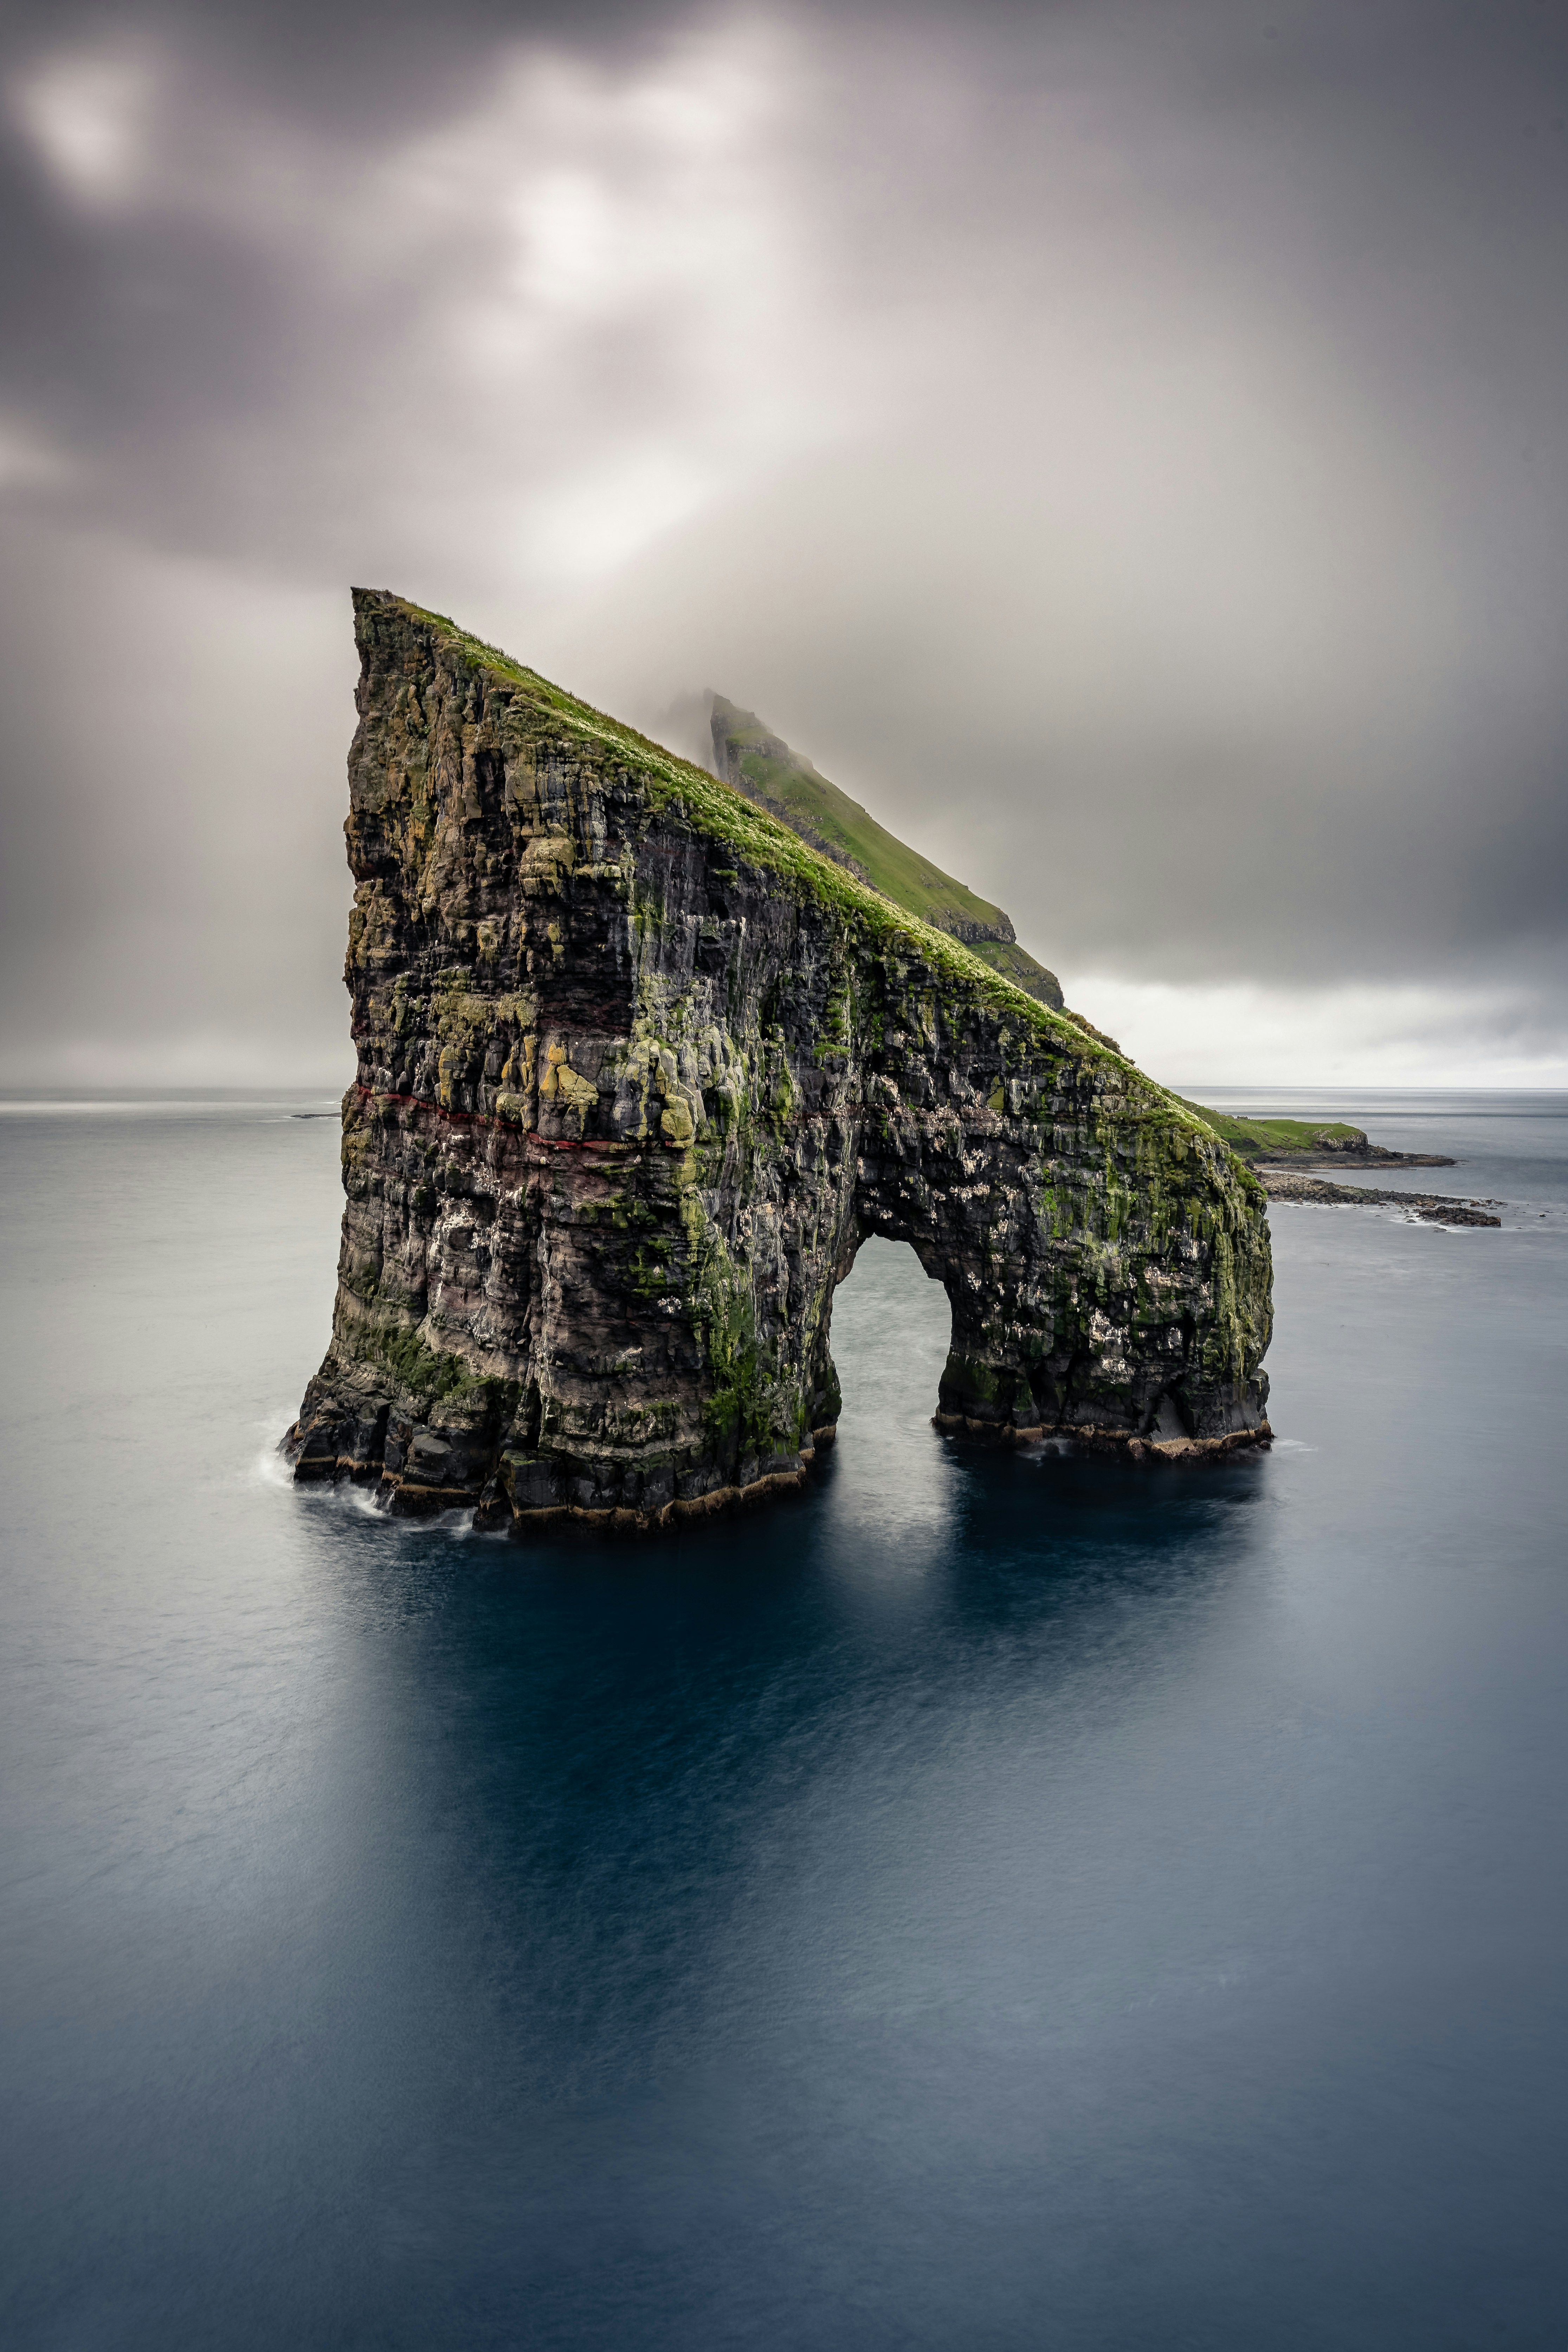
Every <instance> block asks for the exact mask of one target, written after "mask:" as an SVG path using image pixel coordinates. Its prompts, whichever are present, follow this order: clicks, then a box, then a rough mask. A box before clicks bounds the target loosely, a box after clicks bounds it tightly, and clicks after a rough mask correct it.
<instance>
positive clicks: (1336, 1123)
mask: <svg viewBox="0 0 1568 2352" xmlns="http://www.w3.org/2000/svg"><path fill="white" fill-rule="evenodd" d="M1181 1100H1183V1101H1184V1102H1187V1097H1185V1096H1183V1097H1181ZM1187 1108H1188V1109H1189V1110H1195V1111H1196V1112H1197V1114H1198V1117H1199V1118H1205V1119H1206V1120H1207V1121H1208V1123H1209V1125H1210V1126H1211V1127H1212V1128H1213V1129H1214V1131H1215V1134H1216V1135H1218V1136H1223V1137H1224V1139H1225V1140H1226V1143H1228V1144H1229V1146H1230V1148H1231V1150H1233V1151H1235V1152H1237V1153H1239V1155H1240V1156H1241V1158H1242V1159H1243V1160H1269V1159H1273V1158H1275V1157H1277V1156H1278V1155H1279V1153H1281V1152H1291V1151H1313V1150H1321V1147H1322V1144H1323V1142H1324V1141H1325V1139H1327V1140H1331V1141H1332V1142H1334V1143H1340V1144H1342V1143H1364V1142H1365V1141H1366V1137H1365V1134H1364V1133H1363V1130H1362V1129H1360V1128H1359V1127H1348V1126H1346V1124H1345V1123H1344V1121H1343V1120H1342V1119H1324V1118H1233V1117H1232V1116H1231V1114H1230V1113H1229V1112H1228V1111H1223V1110H1209V1109H1208V1108H1206V1107H1205V1105H1204V1104H1203V1103H1195V1102H1187Z"/></svg>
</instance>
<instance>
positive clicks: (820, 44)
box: [0, 0, 1568, 1085]
mask: <svg viewBox="0 0 1568 2352" xmlns="http://www.w3.org/2000/svg"><path fill="white" fill-rule="evenodd" d="M290 13H291V12H290V10H289V8H288V7H287V6H281V5H277V0H268V5H266V6H265V7H264V8H262V7H258V8H257V9H256V10H255V12H254V15H253V16H249V17H248V18H247V13H246V11H245V10H244V9H243V8H239V9H227V10H225V11H224V12H223V16H222V21H221V23H219V22H217V21H216V12H212V11H209V10H193V11H189V12H185V13H182V12H180V11H179V10H177V9H157V8H147V9H144V10H143V9H139V8H138V6H137V5H136V0H120V5H116V6H115V7H114V8H112V9H101V8H95V9H90V10H89V9H73V8H72V7H71V5H68V0H66V5H61V4H60V0H53V4H52V5H48V6H47V7H43V6H38V7H35V8H32V9H28V8H21V9H12V10H10V11H8V12H6V13H5V15H4V17H3V19H0V21H3V22H4V26H5V34H4V41H5V49H4V89H3V103H0V185H3V189H4V204H5V218H6V234H5V237H4V239H3V240H0V283H3V285H4V298H3V299H4V302H5V320H4V331H3V332H0V521H3V529H0V597H3V599H4V615H5V629H4V646H3V656H0V659H3V673H0V674H3V679H4V697H5V699H4V711H5V734H4V767H5V772H4V791H5V843H6V855H5V860H4V877H5V880H4V887H5V909H4V932H3V938H0V956H3V959H4V989H5V1034H4V1039H3V1040H0V1081H5V1082H9V1083H12V1084H27V1085H31V1084H37V1083H55V1084H72V1083H76V1082H79V1081H94V1082H108V1083H113V1082H116V1081H119V1080H126V1081H137V1082H142V1083H155V1082H160V1081H163V1080H166V1079H175V1080H185V1081H188V1082H195V1081H204V1080H208V1079H215V1080H223V1079H227V1080H228V1081H230V1082H231V1083H237V1084H239V1083H246V1082H248V1081H251V1080H255V1079H262V1080H268V1081H270V1080H272V1079H275V1078H285V1077H289V1076H299V1077H300V1078H302V1079H308V1080H310V1081H315V1080H317V1079H320V1080H321V1081H322V1082H323V1083H326V1082H333V1083H337V1082H341V1081H342V1079H343V1078H345V1077H346V1076H347V1075H348V1074H349V1072H350V1070H351V1068H352V1055H350V1053H349V1050H348V1045H347V1023H346V999H345V998H344V996H343V993H342V986H341V981H340V977H339V974H340V970H341V961H342V934H343V923H344V912H345V907H346V900H347V882H346V877H345V876H344V872H343V866H342V837H341V824H342V815H343V811H344V806H345V801H346V787H345V783H344V774H343V761H344V753H345V751H346V748H347V743H348V738H349V735H350V732H351V730H352V728H353V708H352V700H351V694H352V686H353V674H354V661H353V646H352V642H351V635H350V613H349V605H348V597H347V588H348V584H349V583H350V582H360V583H366V584H369V585H374V586H387V587H393V588H396V589H399V590H401V591H403V592H405V593H408V594H411V595H413V596H415V597H416V598H418V599H419V600H420V601H422V602H425V603H428V604H435V605H437V606H439V607H440V608H441V609H443V610H446V611H448V612H452V613H454V614H458V616H459V617H460V618H461V619H463V620H464V621H466V622H467V623H468V625H471V626H473V627H476V628H477V629H478V630H479V632H480V633H481V634H482V635H486V636H488V637H490V638H493V639H496V640H498V641H500V642H501V643H503V644H505V645H507V646H510V648H511V649H512V650H513V651H515V652H516V653H517V654H519V655H520V656H521V657H522V658H523V659H525V660H527V661H531V662H532V663H534V664H535V665H536V666H537V667H540V668H542V669H543V670H545V671H547V672H548V673H550V674H551V675H552V676H554V677H558V678H560V679H561V680H562V682H563V684H566V685H568V686H570V687H573V688H575V689H577V690H578V691H580V692H583V693H584V694H586V695H588V696H589V697H590V698H592V699H594V700H595V701H597V702H599V703H601V704H603V705H605V706H606V707H608V708H610V709H615V710H617V711H619V712H621V713H623V714H624V715H626V717H628V718H631V719H635V720H637V722H638V723H640V724H642V725H645V726H647V727H648V728H649V729H650V730H652V731H653V732H655V733H659V734H663V735H664V737H665V739H666V740H672V741H676V742H677V743H678V746H679V748H682V749H690V750H695V749H696V748H697V745H696V743H695V741H694V740H691V739H690V737H689V735H688V734H686V733H683V730H688V729H689V725H690V710H691V707H692V697H693V695H694V693H695V691H696V690H697V689H700V688H703V687H707V686H712V687H716V688H719V689H721V691H722V692H724V693H726V694H728V695H730V696H731V698H734V699H735V700H737V701H739V702H742V703H743V704H746V705H747V706H749V707H752V708H754V709H757V710H759V711H760V712H762V713H763V715H764V716H765V717H766V719H768V720H769V721H770V723H771V724H773V726H774V727H776V728H777V729H778V730H780V731H781V732H783V733H784V734H785V735H787V736H788V737H789V738H790V740H792V741H793V742H794V743H795V744H796V745H797V746H798V747H799V748H800V749H802V750H804V751H806V752H808V753H809V754H810V755H811V756H812V757H813V758H814V759H815V760H816V763H817V765H818V766H819V767H820V768H821V769H822V770H823V771H824V772H826V774H828V775H830V776H832V777H834V778H835V780H836V781H837V782H839V783H841V784H843V785H844V786H845V787H846V788H847V790H849V791H850V792H852V793H855V794H856V795H857V797H858V798H860V799H861V800H863V801H865V802H866V803H868V805H869V806H870V807H871V808H872V809H873V811H874V812H875V813H876V814H877V815H878V816H879V818H880V819H881V820H882V821H883V822H884V823H885V824H889V825H890V826H891V827H892V828H893V829H894V830H895V831H896V832H898V833H900V834H902V835H905V836H906V837H908V838H910V839H911V840H914V841H917V842H919V843H920V844H921V845H922V846H923V847H925V848H926V849H928V850H929V851H930V852H931V854H932V855H933V856H936V857H937V858H938V859H939V860H941V862H942V863H943V864H944V865H946V866H949V867H950V868H951V869H952V871H954V872H955V873H957V874H958V875H960V876H961V877H963V879H964V880H965V881H967V882H969V883H971V884H972V885H973V887H975V888H977V889H979V890H982V891H984V892H985V893H986V894H987V895H989V896H992V897H994V898H998V899H1000V900H1001V902H1002V903H1003V904H1004V905H1005V907H1006V908H1008V909H1009V911H1010V912H1011V913H1012V915H1013V917H1014V919H1015V921H1016V924H1017V927H1018V931H1019V935H1020V937H1021V938H1022V940H1024V942H1025V943H1026V945H1027V946H1028V947H1030V948H1031V949H1033V950H1035V951H1036V952H1037V954H1039V955H1040V956H1041V957H1043V958H1044V959H1045V961H1047V962H1048V963H1050V964H1051V965H1052V966H1054V967H1055V969H1056V970H1058V971H1059V972H1060V974H1061V975H1062V978H1063V981H1064V982H1065V984H1066V986H1067V988H1068V997H1069V1001H1070V1002H1072V1003H1077V1004H1078V1005H1079V1006H1080V1007H1081V1008H1082V1009H1083V1010H1084V1011H1085V1012H1087V1013H1089V1014H1090V1015H1091V1016H1092V1017H1093V1018H1095V1019H1096V1020H1098V1021H1100V1023H1101V1024H1103V1025H1105V1026H1107V1027H1110V1028H1111V1029H1114V1030H1115V1031H1116V1032H1117V1034H1119V1035H1121V1037H1122V1039H1123V1041H1124V1042H1125V1043H1126V1044H1127V1045H1128V1046H1129V1048H1130V1049H1131V1050H1132V1051H1134V1052H1136V1053H1137V1054H1138V1055H1140V1057H1141V1058H1142V1060H1143V1061H1144V1062H1145V1064H1146V1065H1147V1066H1150V1067H1152V1068H1153V1069H1154V1070H1155V1071H1156V1073H1157V1074H1158V1075H1160V1076H1164V1077H1167V1078H1169V1079H1172V1080H1173V1081H1175V1082H1177V1083H1183V1082H1186V1083H1199V1082H1202V1081H1204V1080H1209V1081H1215V1082H1217V1081H1220V1080H1224V1079H1230V1080H1233V1081H1235V1082H1237V1083H1256V1084H1258V1085H1267V1084H1268V1082H1270V1081H1273V1082H1278V1083H1289V1082H1302V1081H1312V1080H1322V1081H1325V1082H1331V1081H1336V1080H1338V1081H1342V1082H1344V1083H1347V1084H1348V1083H1359V1084H1366V1083H1384V1084H1400V1083H1411V1084H1417V1083H1423V1082H1431V1083H1441V1082H1444V1081H1448V1082H1453V1083H1480V1084H1487V1083H1493V1084H1506V1083H1510V1082H1511V1083H1523V1084H1552V1083H1556V1084H1563V1083H1568V941H1565V936H1564V934H1565V930H1568V887H1565V880H1564V877H1565V876H1568V837H1565V836H1568V820H1565V809H1568V791H1565V771H1568V640H1565V632H1564V618H1565V614H1568V400H1565V397H1564V386H1565V384H1568V300H1565V298H1564V289H1565V288H1568V236H1565V231H1568V131H1565V128H1564V117H1565V115H1568V16H1565V15H1564V12H1563V10H1562V8H1561V7H1560V6H1551V5H1538V0H1517V5H1510V0H1502V4H1501V5H1489V6H1487V7H1486V8H1484V9H1483V8H1480V7H1478V6H1476V5H1471V0H1464V5H1458V0H1456V4H1455V5H1445V0H1412V4H1411V5H1405V0H1310V5H1300V6H1297V5H1280V6H1278V7H1270V6H1268V5H1267V0H1190V5H1189V0H1154V4H1153V5H1138V0H1125V5H1124V4H1123V0H1093V5H1060V6H1040V7H1031V8H1027V9H1021V10H1012V9H1008V8H1005V7H992V8H987V7H985V6H984V5H982V6H975V5H963V6H959V5H950V6H946V7H942V6H928V7H924V8H905V9H897V10H879V9H876V8H874V7H867V8H858V9H857V8H855V7H843V6H837V7H834V8H832V9H831V10H824V11H822V12H821V13H817V12H815V11H813V10H811V9H809V8H795V9H789V8H784V9H778V8H765V9H756V8H740V9H728V8H709V9H701V10H697V11H679V10H671V11H668V12H667V11H663V10H658V9H655V8H649V7H641V8H635V7H619V8H616V7H605V8H603V9H600V10H596V11H595V9H593V8H592V7H587V8H585V7H584V6H583V5H573V6H572V7H570V8H565V7H560V8H550V7H539V8H527V7H507V6H505V5H500V0H496V5H485V0H473V5H469V6H468V7H467V8H465V6H464V5H463V0H458V5H456V6H447V7H443V8H442V9H440V10H438V11H435V10H431V9H429V8H428V7H427V6H425V7H421V8H420V9H419V10H417V11H416V10H414V9H412V8H410V9H407V10H400V9H399V7H398V6H397V5H395V0H382V5H375V6H374V7H372V6H365V7H363V9H362V8H356V7H353V6H349V7H333V6H331V5H330V0H328V5H313V6H310V7H307V6H304V5H300V6H299V7H298V8H297V11H295V12H293V13H294V15H295V21H294V22H292V23H290V21H289V17H290Z"/></svg>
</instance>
